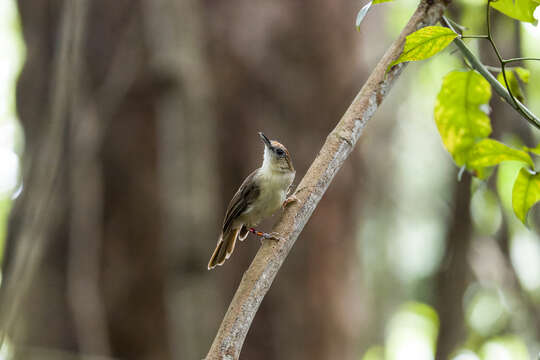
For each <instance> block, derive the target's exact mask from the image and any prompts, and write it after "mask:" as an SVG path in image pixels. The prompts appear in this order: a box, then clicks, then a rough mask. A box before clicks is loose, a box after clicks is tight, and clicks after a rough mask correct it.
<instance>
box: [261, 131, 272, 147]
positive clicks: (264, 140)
mask: <svg viewBox="0 0 540 360" xmlns="http://www.w3.org/2000/svg"><path fill="white" fill-rule="evenodd" d="M259 136H260V137H261V140H262V141H263V143H264V145H266V147H267V148H269V149H271V148H272V144H271V143H270V140H268V138H267V137H266V135H264V134H263V133H262V132H259Z"/></svg>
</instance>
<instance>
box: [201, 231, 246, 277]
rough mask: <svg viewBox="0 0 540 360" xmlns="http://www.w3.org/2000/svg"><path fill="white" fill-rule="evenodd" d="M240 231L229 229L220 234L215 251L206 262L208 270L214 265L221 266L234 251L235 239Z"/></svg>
mask: <svg viewBox="0 0 540 360" xmlns="http://www.w3.org/2000/svg"><path fill="white" fill-rule="evenodd" d="M239 232H240V229H229V230H228V231H226V232H225V233H222V234H221V236H220V237H219V240H218V243H217V245H216V249H215V250H214V253H213V254H212V257H211V258H210V261H209V262H208V270H210V269H213V268H215V267H216V265H223V263H224V262H225V260H227V259H228V258H229V257H230V256H231V254H232V253H233V251H234V245H235V244H236V238H237V237H238V233H239Z"/></svg>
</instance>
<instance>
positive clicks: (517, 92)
mask: <svg viewBox="0 0 540 360" xmlns="http://www.w3.org/2000/svg"><path fill="white" fill-rule="evenodd" d="M505 73H506V80H507V81H508V86H509V87H510V91H511V92H512V95H514V97H515V98H516V99H518V100H519V101H523V99H524V96H523V91H521V87H520V86H519V82H518V80H517V77H516V76H515V75H514V72H513V71H508V70H506V71H505ZM497 80H498V81H499V82H500V83H501V84H502V85H503V86H504V87H506V83H505V82H504V76H503V73H502V71H501V72H500V73H499V75H497Z"/></svg>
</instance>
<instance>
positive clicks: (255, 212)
mask: <svg viewBox="0 0 540 360" xmlns="http://www.w3.org/2000/svg"><path fill="white" fill-rule="evenodd" d="M259 137H260V138H261V140H262V142H263V143H264V157H263V162H262V165H261V167H260V168H258V169H256V170H255V171H253V172H252V173H251V174H249V176H248V177H247V178H246V179H245V180H244V182H243V183H242V185H240V188H239V189H238V191H237V192H236V193H235V194H234V196H233V198H232V199H231V201H230V203H229V206H228V207H227V211H226V212H225V218H224V220H223V226H222V228H221V234H220V235H219V238H218V242H217V245H216V248H215V250H214V252H213V253H212V257H211V258H210V261H209V262H208V270H210V269H213V268H215V267H216V265H223V263H224V262H225V260H227V259H228V258H229V257H230V256H231V254H232V253H233V251H234V247H235V244H236V239H237V238H238V239H240V240H241V241H243V240H244V239H245V238H246V237H247V236H248V234H249V233H250V232H251V233H253V234H255V235H256V236H259V237H261V238H262V239H272V240H278V241H279V240H281V237H280V236H279V234H276V233H270V234H268V233H265V232H261V231H257V230H256V229H255V227H256V226H257V225H258V224H259V223H260V222H261V221H262V220H263V219H264V218H266V217H268V216H270V215H272V214H273V213H274V212H276V211H277V210H278V209H279V208H280V207H283V208H285V207H286V206H287V205H288V204H289V203H291V202H294V201H296V200H297V198H296V197H295V196H294V195H293V196H290V197H287V195H288V193H289V190H290V188H291V186H292V183H293V181H294V177H295V175H296V171H295V170H294V166H293V164H292V160H291V155H290V154H289V151H288V150H287V149H286V148H285V146H283V144H281V143H279V142H278V141H276V140H269V139H268V138H267V137H266V136H265V135H264V134H263V133H262V132H259Z"/></svg>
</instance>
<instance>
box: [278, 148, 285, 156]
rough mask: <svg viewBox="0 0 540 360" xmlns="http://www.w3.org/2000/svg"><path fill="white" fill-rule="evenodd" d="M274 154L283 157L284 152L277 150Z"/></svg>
mask: <svg viewBox="0 0 540 360" xmlns="http://www.w3.org/2000/svg"><path fill="white" fill-rule="evenodd" d="M276 154H278V155H279V156H283V155H285V151H283V150H281V149H277V150H276Z"/></svg>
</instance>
